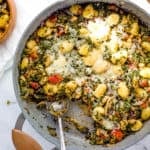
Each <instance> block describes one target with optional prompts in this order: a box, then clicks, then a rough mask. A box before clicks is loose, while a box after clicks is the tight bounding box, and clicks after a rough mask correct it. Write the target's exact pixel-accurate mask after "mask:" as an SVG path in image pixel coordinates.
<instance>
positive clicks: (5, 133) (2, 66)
mask: <svg viewBox="0 0 150 150" xmlns="http://www.w3.org/2000/svg"><path fill="white" fill-rule="evenodd" d="M55 1H57V0H15V2H16V7H17V23H16V26H15V29H14V32H13V33H12V35H11V36H10V38H9V39H8V40H7V41H6V42H5V43H3V44H2V45H0V76H1V79H0V150H14V147H13V144H12V140H11V129H12V128H13V127H14V125H15V122H16V119H17V117H18V115H19V114H20V112H21V111H20V108H19V106H18V104H17V102H16V98H15V94H14V90H13V83H12V69H11V68H9V70H7V71H5V70H6V69H8V66H11V62H12V58H13V55H14V53H15V49H16V46H17V43H18V41H19V39H20V37H21V35H22V33H23V31H24V29H25V28H26V27H27V25H28V24H29V23H30V22H31V20H32V19H33V18H34V17H35V16H37V15H38V14H39V13H40V12H41V11H42V10H43V9H44V8H46V7H47V6H49V5H50V4H52V3H54V2H55ZM132 1H134V2H135V3H137V4H138V5H139V6H140V7H142V8H144V9H146V10H147V11H149V13H150V4H148V3H147V2H146V0H132ZM4 71H5V72H4ZM2 75H3V76H2ZM7 100H10V101H12V102H15V103H14V104H11V105H9V106H8V105H6V101H7ZM23 130H24V131H25V132H27V133H29V134H30V135H32V137H34V138H35V139H37V141H38V142H39V143H40V144H41V145H42V147H43V149H44V150H51V148H52V147H54V145H52V144H51V143H49V142H47V141H46V140H45V139H43V138H42V137H41V136H40V135H39V134H38V133H37V132H35V130H34V129H33V128H32V127H31V126H30V125H29V123H28V122H25V125H24V128H23ZM127 150H150V135H148V136H146V137H145V138H144V139H143V140H142V141H140V142H139V143H137V144H136V145H134V146H132V147H130V148H128V149H127Z"/></svg>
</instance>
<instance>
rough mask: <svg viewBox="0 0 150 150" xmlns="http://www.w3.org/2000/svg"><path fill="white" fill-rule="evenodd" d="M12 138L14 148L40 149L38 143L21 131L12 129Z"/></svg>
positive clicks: (21, 149) (17, 149)
mask: <svg viewBox="0 0 150 150" xmlns="http://www.w3.org/2000/svg"><path fill="white" fill-rule="evenodd" d="M12 139H13V143H14V146H15V148H16V150H42V147H41V146H40V144H39V143H37V141H36V140H35V139H33V138H32V137H31V136H29V135H27V134H26V133H25V132H23V131H20V130H17V129H13V130H12Z"/></svg>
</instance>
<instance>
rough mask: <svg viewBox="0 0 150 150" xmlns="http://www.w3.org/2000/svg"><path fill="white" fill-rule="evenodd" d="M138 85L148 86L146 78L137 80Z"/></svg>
mask: <svg viewBox="0 0 150 150" xmlns="http://www.w3.org/2000/svg"><path fill="white" fill-rule="evenodd" d="M139 85H140V87H143V88H144V87H148V80H147V79H142V80H140V82H139Z"/></svg>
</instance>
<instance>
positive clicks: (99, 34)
mask: <svg viewBox="0 0 150 150" xmlns="http://www.w3.org/2000/svg"><path fill="white" fill-rule="evenodd" d="M87 28H88V31H89V37H90V38H91V40H92V41H93V40H96V39H97V40H100V41H102V40H105V39H106V38H107V37H108V35H109V33H110V27H109V26H108V25H107V24H106V22H105V21H103V20H101V19H96V20H95V21H89V23H88V25H87Z"/></svg>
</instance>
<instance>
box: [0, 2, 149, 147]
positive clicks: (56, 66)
mask: <svg viewBox="0 0 150 150" xmlns="http://www.w3.org/2000/svg"><path fill="white" fill-rule="evenodd" d="M0 5H2V8H3V9H2V10H0V11H1V14H2V15H1V16H0V32H1V31H3V29H5V27H6V26H7V23H8V20H9V12H8V10H7V9H6V10H5V8H6V6H5V5H6V3H5V1H4V0H3V1H0ZM110 8H111V9H110ZM114 9H115V10H114ZM149 33H150V32H149V28H148V27H147V26H146V25H144V24H143V23H141V21H140V20H139V19H138V18H137V17H136V16H134V15H133V14H129V13H128V12H126V11H123V10H122V9H120V8H118V7H117V6H115V5H110V4H105V3H90V4H82V5H80V4H77V5H73V6H71V7H70V8H66V9H64V10H63V11H61V10H59V11H58V12H55V13H54V14H52V15H51V16H50V17H48V18H47V19H46V20H45V21H43V22H42V23H41V25H40V26H39V27H38V28H37V30H36V31H35V32H34V33H33V34H32V35H31V36H30V37H29V39H28V40H27V42H26V45H25V47H24V51H23V53H22V57H21V60H20V64H19V71H20V76H19V79H18V80H19V83H20V91H21V93H20V94H21V97H22V99H24V100H26V101H33V102H35V103H36V104H37V106H38V107H39V106H40V104H41V103H43V100H44V101H45V102H46V103H49V102H52V101H57V100H60V99H66V100H70V101H76V102H77V103H79V104H84V107H85V108H86V111H87V112H88V114H89V117H91V118H92V119H93V130H89V131H88V130H86V132H84V133H85V134H86V138H87V139H88V140H89V142H90V143H91V144H93V145H95V144H102V145H107V144H114V143H117V142H119V141H121V140H123V139H124V138H125V137H126V136H128V135H130V134H132V133H134V132H136V131H139V130H140V129H141V128H142V127H143V126H144V122H145V121H147V120H148V119H150V34H149ZM45 109H46V108H45ZM79 118H80V116H79Z"/></svg>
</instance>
